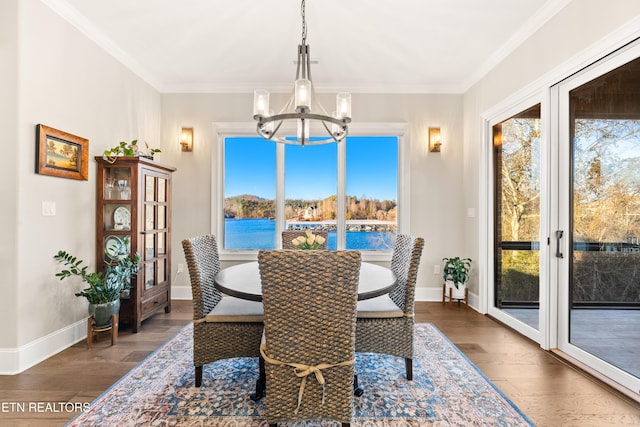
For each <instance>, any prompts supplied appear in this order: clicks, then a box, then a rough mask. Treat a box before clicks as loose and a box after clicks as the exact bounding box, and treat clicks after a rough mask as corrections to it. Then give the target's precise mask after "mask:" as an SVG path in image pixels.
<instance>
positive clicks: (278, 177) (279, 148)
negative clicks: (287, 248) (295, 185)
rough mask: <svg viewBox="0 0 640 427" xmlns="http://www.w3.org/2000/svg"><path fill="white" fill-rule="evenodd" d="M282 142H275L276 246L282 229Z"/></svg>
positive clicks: (279, 244)
mask: <svg viewBox="0 0 640 427" xmlns="http://www.w3.org/2000/svg"><path fill="white" fill-rule="evenodd" d="M284 148H285V147H284V144H276V246H275V247H276V248H281V247H282V231H284V223H285V219H284V197H285V194H284V162H285V158H284V152H285V151H284Z"/></svg>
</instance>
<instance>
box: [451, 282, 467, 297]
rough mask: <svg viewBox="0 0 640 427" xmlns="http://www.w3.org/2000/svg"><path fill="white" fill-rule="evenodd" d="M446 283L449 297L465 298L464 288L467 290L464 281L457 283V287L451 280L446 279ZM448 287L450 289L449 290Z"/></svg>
mask: <svg viewBox="0 0 640 427" xmlns="http://www.w3.org/2000/svg"><path fill="white" fill-rule="evenodd" d="M446 284H447V288H446V295H447V296H449V295H451V298H454V299H464V298H465V295H466V290H467V284H466V283H458V287H457V288H456V285H455V284H454V283H453V282H452V281H451V280H447V281H446ZM449 289H451V291H450V290H449Z"/></svg>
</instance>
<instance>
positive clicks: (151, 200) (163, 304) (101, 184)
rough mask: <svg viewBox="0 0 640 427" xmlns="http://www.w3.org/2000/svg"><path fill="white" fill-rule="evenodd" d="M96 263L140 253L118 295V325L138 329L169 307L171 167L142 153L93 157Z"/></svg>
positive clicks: (101, 264) (100, 266) (102, 267)
mask: <svg viewBox="0 0 640 427" xmlns="http://www.w3.org/2000/svg"><path fill="white" fill-rule="evenodd" d="M95 160H96V162H97V164H98V170H97V188H96V216H97V221H96V264H98V265H99V266H98V268H100V269H101V270H102V271H104V266H105V265H106V264H105V262H107V263H108V262H113V261H114V260H117V259H118V257H121V256H126V254H122V253H118V250H117V248H118V247H121V245H120V244H119V243H120V242H122V241H127V240H128V242H129V251H130V256H133V255H134V254H135V253H136V252H137V253H139V254H140V257H141V265H140V271H139V273H138V275H137V276H136V277H135V278H134V279H133V280H132V282H131V290H130V291H129V292H125V293H123V294H122V295H121V297H120V303H121V306H120V324H123V325H130V326H131V329H132V331H133V332H134V333H135V332H138V329H139V328H140V325H141V323H142V321H143V320H145V319H146V318H148V317H149V316H151V315H153V314H156V313H158V312H159V311H161V310H164V311H165V312H166V313H169V312H170V311H171V174H172V173H173V172H174V171H175V170H176V169H175V168H174V167H171V166H167V165H163V164H160V163H158V162H155V161H153V160H151V159H147V158H145V157H118V158H117V159H116V161H115V162H114V163H110V162H108V161H106V160H104V159H103V158H102V157H99V156H96V157H95Z"/></svg>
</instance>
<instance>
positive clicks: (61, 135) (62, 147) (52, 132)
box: [36, 124, 89, 181]
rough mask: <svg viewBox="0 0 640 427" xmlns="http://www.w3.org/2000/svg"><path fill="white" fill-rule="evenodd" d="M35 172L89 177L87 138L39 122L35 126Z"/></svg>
mask: <svg viewBox="0 0 640 427" xmlns="http://www.w3.org/2000/svg"><path fill="white" fill-rule="evenodd" d="M36 151H37V154H36V173H39V174H42V175H53V176H59V177H62V178H72V179H81V180H84V181H86V180H88V179H89V164H88V161H89V140H88V139H85V138H82V137H79V136H76V135H72V134H70V133H67V132H63V131H61V130H57V129H54V128H51V127H49V126H45V125H42V124H39V125H37V126H36Z"/></svg>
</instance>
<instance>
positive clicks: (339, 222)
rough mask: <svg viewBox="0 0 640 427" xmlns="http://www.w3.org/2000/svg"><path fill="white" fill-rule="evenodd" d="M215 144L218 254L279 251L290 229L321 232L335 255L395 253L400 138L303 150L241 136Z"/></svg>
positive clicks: (363, 139)
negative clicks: (218, 150) (220, 213)
mask: <svg viewBox="0 0 640 427" xmlns="http://www.w3.org/2000/svg"><path fill="white" fill-rule="evenodd" d="M221 141H222V146H223V151H222V156H221V160H222V170H223V173H222V176H221V178H222V181H223V185H222V190H223V191H222V193H223V194H222V195H221V196H222V199H223V206H224V225H223V226H222V227H219V228H218V230H219V234H220V232H221V234H223V237H222V239H219V241H221V242H223V243H222V245H221V246H222V247H221V250H222V251H225V250H257V249H273V248H279V247H281V246H280V240H279V239H280V234H281V231H282V230H288V229H311V230H324V231H327V232H328V233H329V240H328V247H329V249H334V250H335V249H338V248H340V249H359V250H365V251H379V250H390V249H392V248H393V237H394V236H395V234H396V233H397V230H398V215H397V213H398V199H399V198H398V188H399V180H400V177H399V175H398V171H399V160H400V155H399V152H400V151H401V150H400V142H399V141H400V137H399V136H352V137H347V139H346V140H345V141H344V142H343V143H341V144H325V145H309V146H305V147H300V146H297V145H280V144H276V143H273V142H269V141H264V140H263V139H261V138H259V137H246V136H222V137H221ZM279 165H282V166H279ZM340 165H343V166H342V168H341V167H340Z"/></svg>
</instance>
